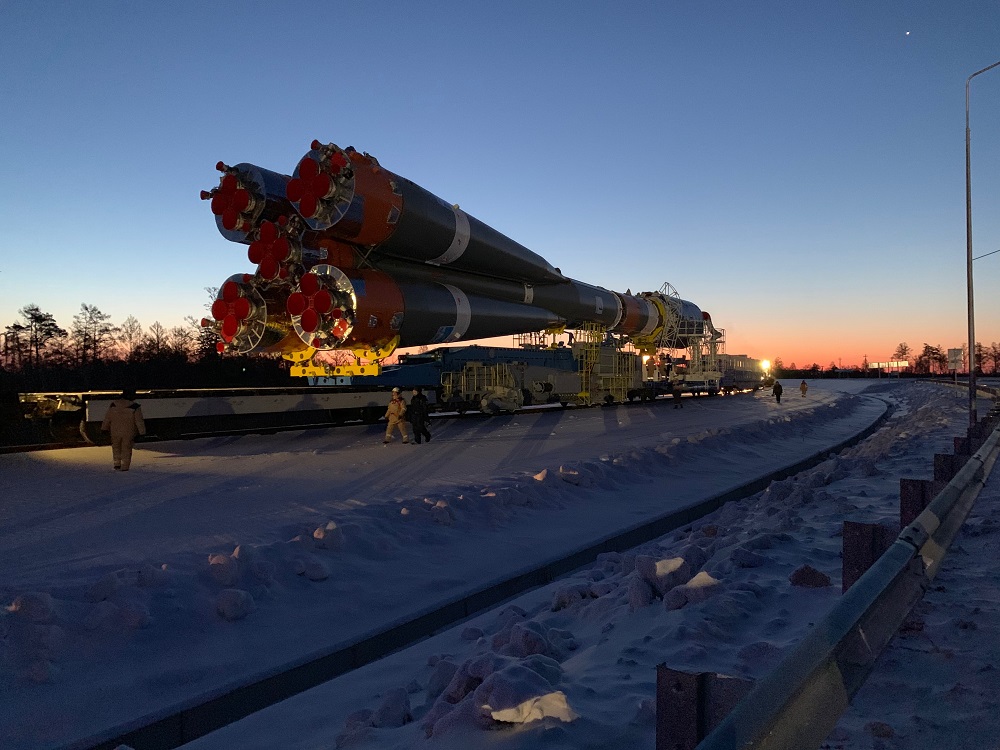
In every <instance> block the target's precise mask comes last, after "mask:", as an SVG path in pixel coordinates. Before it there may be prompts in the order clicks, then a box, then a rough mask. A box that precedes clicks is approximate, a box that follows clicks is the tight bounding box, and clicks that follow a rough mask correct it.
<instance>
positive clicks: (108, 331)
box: [70, 303, 118, 366]
mask: <svg viewBox="0 0 1000 750" xmlns="http://www.w3.org/2000/svg"><path fill="white" fill-rule="evenodd" d="M117 330H118V329H117V328H116V327H115V326H113V325H111V316H110V315H108V314H106V313H103V312H101V311H100V310H99V309H98V308H97V306H96V305H88V304H87V303H83V304H82V305H80V312H79V313H77V314H76V315H74V316H73V327H72V328H71V329H70V336H71V337H72V339H73V344H74V347H75V348H76V355H77V361H78V362H79V364H80V365H81V366H83V365H87V364H89V363H91V362H97V361H99V360H100V359H101V357H102V355H103V354H104V350H105V349H106V348H107V346H108V344H110V343H111V341H113V339H114V335H115V333H116V332H117Z"/></svg>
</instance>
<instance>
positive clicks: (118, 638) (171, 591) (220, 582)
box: [0, 383, 886, 748]
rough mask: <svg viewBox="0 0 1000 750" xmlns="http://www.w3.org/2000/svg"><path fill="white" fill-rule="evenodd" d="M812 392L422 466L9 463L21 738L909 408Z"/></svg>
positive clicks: (202, 458)
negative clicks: (116, 467) (123, 470)
mask: <svg viewBox="0 0 1000 750" xmlns="http://www.w3.org/2000/svg"><path fill="white" fill-rule="evenodd" d="M841 386H843V384H841ZM791 390H792V389H791V388H789V389H786V394H789V395H786V397H785V399H784V402H783V403H782V404H780V405H779V404H776V403H775V402H774V400H773V399H772V398H770V397H765V396H764V395H763V394H758V395H757V396H756V397H754V396H742V397H734V398H716V399H708V398H702V399H685V401H684V406H685V408H684V409H679V410H678V409H673V408H671V407H670V406H669V405H666V406H665V405H659V404H657V405H655V406H650V405H640V406H631V407H620V408H609V409H586V410H570V411H559V412H539V413H536V414H519V415H516V416H513V417H497V418H494V419H492V420H488V421H485V422H468V421H461V420H443V421H439V422H435V423H433V424H432V432H433V434H434V440H433V441H432V442H431V443H429V444H425V445H420V446H416V445H406V446H404V445H402V444H400V443H399V442H398V440H397V442H395V443H393V444H391V445H389V446H383V445H382V444H381V439H382V431H383V428H382V427H380V426H378V425H376V426H369V427H363V426H358V427H356V428H347V429H344V428H341V429H336V430H320V431H310V432H293V433H283V434H279V435H275V436H267V437H262V436H245V437H238V438H214V439H205V440H197V441H191V442H175V443H160V444H153V445H149V446H145V445H143V446H140V448H139V450H138V451H137V454H136V456H135V458H134V461H133V470H132V471H130V472H129V473H128V474H120V473H115V472H113V471H111V466H110V463H111V461H110V449H108V448H88V449H76V450H63V451H51V452H46V453H36V454H10V455H4V456H0V468H2V471H0V496H2V497H3V498H4V501H3V503H2V505H0V570H3V571H4V576H3V579H2V580H0V597H2V598H3V600H4V603H5V604H7V605H9V608H8V611H7V612H6V613H5V617H4V619H3V621H2V624H3V635H4V639H3V647H4V654H3V656H4V660H3V664H4V671H3V674H2V675H0V699H2V701H3V702H4V704H5V705H7V706H9V707H10V710H9V711H6V712H5V714H4V716H3V717H2V718H0V739H2V740H3V744H4V746H10V747H14V748H43V747H55V746H61V745H64V744H67V743H69V742H71V741H73V740H77V739H79V738H81V737H86V736H91V735H93V734H94V733H97V732H100V731H103V730H106V729H108V728H109V727H112V726H116V725H119V724H121V723H123V722H126V721H132V720H136V719H139V718H140V717H144V716H147V715H151V714H157V713H161V712H164V711H166V710H169V708H170V707H171V706H173V705H176V704H177V703H179V702H182V701H185V700H190V699H191V698H192V696H197V695H201V694H204V693H206V692H210V691H213V690H220V689H224V688H225V687H226V686H232V685H236V684H240V683H242V682H244V681H246V680H248V679H249V678H251V677H252V676H254V675H259V674H260V673H262V672H267V671H271V670H274V669H278V668H280V667H281V665H283V664H287V663H289V662H292V661H294V660H297V659H301V658H303V656H305V655H308V654H311V653H315V652H318V651H322V650H324V649H327V648H330V647H331V646H335V645H337V644H340V643H349V642H353V640H356V639H358V638H359V637H361V636H363V635H364V634H365V633H369V632H371V631H373V630H377V629H378V628H380V627H382V626H384V625H385V624H387V623H391V622H394V621H398V620H400V619H402V618H405V617H407V616H409V615H412V614H413V613H416V612H419V611H423V610H426V609H428V608H429V607H431V606H432V605H434V604H435V603H437V602H440V601H445V600H448V599H451V598H453V597H454V595H455V593H456V592H460V591H462V590H464V589H471V588H474V587H476V586H478V585H482V584H483V583H486V582H489V581H493V580H496V579H498V578H501V577H503V576H504V575H506V574H509V573H510V572H512V571H516V570H519V569H522V568H526V567H528V566H531V565H533V564H537V563H539V562H541V561H544V560H546V559H550V558H552V557H554V556H557V555H559V554H561V553H565V552H568V551H572V550H573V549H576V548H579V547H580V546H582V545H583V544H585V543H586V542H587V541H591V540H595V539H598V538H601V537H604V536H607V535H609V534H610V533H612V532H613V531H615V530H618V529H623V528H627V527H629V526H632V525H635V524H636V523H637V522H639V521H641V520H643V519H645V518H651V517H655V516H658V515H661V514H663V513H665V512H667V511H669V510H672V509H680V508H683V507H685V506H687V505H691V504H693V503H695V502H697V501H698V500H700V499H703V498H706V497H710V496H712V495H716V494H718V493H721V492H724V491H725V490H727V489H729V488H732V487H735V486H738V485H741V484H743V483H745V482H747V481H749V480H751V479H754V478H756V477H758V476H762V475H765V474H767V473H769V472H770V471H773V470H775V469H778V468H781V467H784V466H788V465H791V464H793V463H795V462H797V461H799V460H802V459H803V458H806V457H808V456H811V455H814V454H816V453H817V452H821V451H822V450H824V448H826V447H828V446H830V445H834V444H836V443H838V442H840V441H842V440H843V439H844V438H845V437H849V436H851V435H854V434H856V433H858V432H860V431H861V430H863V429H864V428H865V427H867V426H868V425H869V424H871V423H872V422H874V421H875V420H876V419H877V418H878V416H879V415H880V414H881V413H882V412H883V411H884V410H885V408H886V407H885V403H884V402H883V401H881V400H879V399H876V398H872V397H868V396H856V395H851V394H845V393H843V392H837V391H833V390H830V389H827V388H824V387H822V384H821V383H817V384H815V385H814V387H813V389H812V390H810V392H809V395H808V397H807V398H801V397H799V396H798V394H797V393H796V394H794V395H791V394H790V391H791ZM237 547H238V549H236V548H237ZM234 592H235V593H234Z"/></svg>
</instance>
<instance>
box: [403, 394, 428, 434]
mask: <svg viewBox="0 0 1000 750" xmlns="http://www.w3.org/2000/svg"><path fill="white" fill-rule="evenodd" d="M406 413H407V415H408V416H409V418H410V424H411V425H413V440H414V442H415V443H416V444H417V445H420V437H421V436H423V437H425V438H427V442H428V443H429V442H430V441H431V434H430V433H429V432H428V431H427V421H428V420H429V419H430V406H429V405H428V403H427V396H425V395H424V393H423V391H422V390H421V389H420V388H414V389H413V396H411V397H410V405H409V406H408V407H407V410H406Z"/></svg>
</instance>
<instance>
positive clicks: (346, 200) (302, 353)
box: [201, 141, 716, 374]
mask: <svg viewBox="0 0 1000 750" xmlns="http://www.w3.org/2000/svg"><path fill="white" fill-rule="evenodd" d="M216 166H217V169H218V170H219V171H220V172H221V173H222V177H221V180H220V183H219V185H218V187H216V188H214V189H212V190H211V191H203V192H202V194H201V197H202V198H203V199H205V200H210V201H211V207H212V213H213V214H214V215H215V218H216V224H217V225H218V228H219V231H220V232H221V233H222V235H223V236H224V237H226V238H227V239H229V240H232V241H234V242H239V243H242V244H245V245H248V246H249V247H248V250H247V255H248V257H249V259H250V262H251V263H253V264H254V265H255V266H256V271H255V272H254V273H238V274H235V275H233V276H231V277H229V279H227V280H226V281H225V282H224V283H223V284H222V286H221V288H220V290H219V295H218V298H217V299H216V300H215V302H214V303H213V305H212V318H211V319H205V320H203V321H202V324H203V325H204V326H206V327H210V328H212V329H213V330H215V331H216V333H217V334H218V336H219V338H220V341H219V343H218V345H217V346H218V348H219V350H220V351H234V352H238V353H255V352H259V353H279V354H281V355H283V356H285V357H286V358H288V359H291V360H293V361H298V362H300V363H306V366H305V367H300V368H298V369H299V372H297V373H295V374H318V372H317V370H316V368H315V367H310V366H309V365H308V363H309V362H310V361H311V360H312V357H313V355H314V354H315V353H316V352H318V351H329V350H347V351H349V352H351V353H352V354H353V355H354V356H355V357H356V359H357V361H358V362H359V364H360V361H361V360H368V361H371V362H376V363H377V362H378V361H379V360H381V359H382V358H384V357H386V356H388V355H389V354H390V353H392V352H393V351H394V350H395V349H396V348H399V347H414V346H423V345H435V344H443V343H449V342H456V341H463V340H473V339H481V338H487V337H493V336H507V335H516V334H525V333H535V332H540V331H553V330H559V329H571V330H572V329H580V328H582V327H585V326H591V327H596V328H597V329H599V330H603V331H604V332H606V333H607V334H611V335H612V336H613V337H615V338H617V339H618V340H619V341H621V342H628V343H631V344H633V345H634V346H635V348H636V349H638V350H639V351H640V352H648V353H653V352H655V351H656V350H657V349H660V348H682V347H685V346H687V345H688V343H689V339H694V338H701V337H705V336H709V337H710V336H712V335H715V333H716V331H715V328H714V327H713V326H712V321H711V318H710V317H709V315H708V314H707V313H703V312H702V311H701V310H700V309H699V308H698V307H697V306H696V305H694V304H692V303H690V302H687V301H684V300H681V299H679V298H678V297H677V296H675V295H672V294H669V293H664V291H663V290H661V291H660V292H644V293H641V294H638V295H633V294H628V293H624V294H623V293H620V292H614V291H609V290H607V289H604V288H602V287H599V286H593V285H591V284H586V283H584V282H582V281H576V280H574V279H571V278H568V277H566V276H564V275H563V274H562V272H561V271H560V270H559V269H558V268H554V267H553V266H552V265H551V264H549V263H548V261H546V260H545V259H544V258H542V257H541V256H540V255H537V254H536V253H534V252H532V251H531V250H529V249H528V248H526V247H524V246H523V245H520V244H518V243H517V242H515V241H514V240H512V239H510V238H509V237H506V236H505V235H503V234H501V233H500V232H498V231H496V230H495V229H493V228H492V227H490V226H488V225H487V224H484V223H483V222H481V221H479V220H478V219H476V218H475V217H474V216H470V215H469V214H467V213H466V212H464V211H462V210H461V209H460V208H459V207H458V206H457V205H451V204H449V203H446V202H445V201H443V200H442V199H440V198H438V197H437V196H435V195H433V194H432V193H430V192H428V191H427V190H425V189H424V188H422V187H420V186H419V185H417V184H416V183H414V182H411V181H410V180H408V179H406V178H405V177H401V176H399V175H397V174H394V173H392V172H390V171H389V170H387V169H385V168H384V167H382V166H381V165H380V164H379V163H378V161H377V160H376V159H375V158H374V157H373V156H370V155H369V154H366V153H359V152H358V151H356V150H354V149H353V148H346V149H343V148H340V147H338V146H336V145H334V144H332V143H330V144H322V143H320V142H319V141H313V143H312V147H311V149H310V150H309V152H308V153H307V154H306V155H305V156H303V157H302V159H301V160H299V163H298V164H297V165H296V166H295V170H294V172H293V173H292V174H291V175H285V174H280V173H277V172H272V171H270V170H267V169H263V168H261V167H258V166H255V165H253V164H247V163H243V164H237V165H235V166H227V165H225V164H223V163H222V162H219V163H218V164H217V165H216ZM366 371H367V372H370V371H371V369H368V370H366Z"/></svg>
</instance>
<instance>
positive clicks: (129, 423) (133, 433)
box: [101, 388, 146, 471]
mask: <svg viewBox="0 0 1000 750" xmlns="http://www.w3.org/2000/svg"><path fill="white" fill-rule="evenodd" d="M134 399H135V391H133V390H132V389H131V388H126V389H125V390H124V391H122V395H121V398H116V399H115V400H114V401H112V402H111V404H110V405H109V406H108V413H107V414H105V416H104V421H103V422H102V423H101V430H102V431H104V432H110V433H111V459H112V461H114V466H115V471H128V469H129V466H131V465H132V446H133V445H134V444H135V439H136V437H138V436H139V435H145V434H146V422H145V420H144V419H143V417H142V407H141V406H139V404H137V403H136V402H135V400H134Z"/></svg>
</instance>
